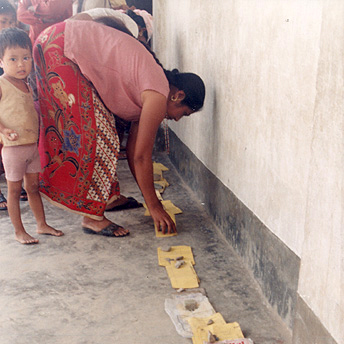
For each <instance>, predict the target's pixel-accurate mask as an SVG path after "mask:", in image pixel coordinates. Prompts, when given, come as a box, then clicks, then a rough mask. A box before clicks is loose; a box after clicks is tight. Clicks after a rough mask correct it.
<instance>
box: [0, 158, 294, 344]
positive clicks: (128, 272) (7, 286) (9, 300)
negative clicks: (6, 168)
mask: <svg viewBox="0 0 344 344" xmlns="http://www.w3.org/2000/svg"><path fill="white" fill-rule="evenodd" d="M154 160H155V161H159V162H162V163H163V164H164V165H165V166H167V167H168V168H169V169H170V170H169V171H167V172H164V177H165V178H166V179H167V181H168V182H169V183H170V186H169V187H168V188H167V189H166V191H165V193H164V194H163V198H164V199H165V200H167V199H170V200H171V201H172V202H173V203H174V204H175V205H176V206H178V207H179V208H181V209H182V210H183V214H180V215H177V216H176V221H177V226H178V232H179V234H178V236H176V237H171V238H156V237H155V234H154V226H153V222H152V220H151V218H150V217H145V216H144V215H143V214H144V210H143V208H139V209H132V210H125V211H120V212H107V216H108V217H109V218H110V219H111V220H113V221H115V222H116V223H118V224H121V225H122V226H124V227H126V228H128V229H130V230H131V234H130V236H128V237H125V238H106V237H101V236H92V235H87V234H84V233H83V232H82V230H81V217H80V216H78V215H75V214H72V213H69V212H67V211H64V210H61V209H59V208H56V207H54V206H52V205H50V204H49V203H48V202H46V201H44V204H45V210H46V217H47V221H48V223H49V224H50V225H52V226H54V227H55V228H57V229H61V230H63V231H64V232H65V236H63V237H61V238H57V237H50V236H39V239H40V243H39V244H38V245H32V246H24V245H21V244H19V243H18V242H17V241H15V240H14V239H13V229H12V226H11V223H10V220H9V217H8V213H7V211H2V212H0V288H1V292H0V343H1V344H35V343H39V344H110V343H111V344H135V343H140V344H152V343H154V344H183V343H190V344H191V339H187V338H183V337H181V336H180V335H179V334H178V333H177V332H176V330H175V328H174V325H173V323H172V321H171V320H170V318H169V316H168V315H167V314H166V312H165V310H164V301H165V299H166V298H169V297H171V295H172V293H173V292H174V290H173V288H172V287H171V285H170V281H169V279H168V277H167V274H166V271H165V269H164V268H163V267H159V266H158V260H157V248H158V247H159V246H161V245H166V244H167V245H171V246H173V245H189V246H191V247H192V250H193V254H194V257H195V261H196V265H195V270H196V272H197V274H198V276H199V278H200V280H201V284H200V287H202V288H204V289H205V290H206V292H207V296H208V298H209V301H210V302H211V304H212V305H213V307H214V308H215V310H216V311H218V312H220V313H221V314H222V315H223V317H224V318H225V320H226V321H227V322H234V321H236V322H238V323H239V324H240V326H241V329H242V330H243V332H244V335H245V336H246V337H250V338H251V339H252V340H253V341H254V342H255V344H290V343H291V340H290V331H289V330H288V329H287V328H286V327H285V325H284V324H283V323H282V322H281V320H280V319H279V318H278V317H277V316H276V314H275V313H274V312H273V311H272V309H271V308H270V307H269V305H268V304H267V302H266V301H265V300H264V298H263V297H262V294H261V292H260V290H259V288H258V286H257V284H256V283H255V281H254V280H253V278H252V276H251V274H250V273H249V272H248V271H247V270H246V268H245V266H244V265H243V263H242V262H241V261H240V259H239V258H238V256H237V254H236V253H235V252H234V250H233V249H232V248H231V247H230V246H229V245H228V243H227V242H226V241H225V240H224V238H223V237H222V235H221V234H220V232H219V231H218V229H217V228H216V227H215V225H214V224H213V222H212V221H211V220H210V218H209V217H208V216H207V213H206V212H205V211H204V209H203V207H202V204H201V202H200V200H198V199H196V198H195V196H194V195H193V194H192V192H191V191H190V189H189V188H188V186H187V185H186V184H184V183H183V181H182V180H181V179H180V177H179V175H178V173H177V172H176V170H175V169H174V168H173V166H172V164H171V163H170V161H169V159H168V157H167V156H166V155H164V154H156V156H155V157H154ZM119 179H120V181H121V188H122V193H123V194H124V195H126V196H133V197H135V198H136V199H138V200H140V201H143V198H142V196H141V193H140V191H139V189H138V188H137V186H136V184H135V182H134V180H133V178H132V177H131V175H130V173H129V172H128V167H127V163H126V161H120V166H119ZM0 186H1V189H2V190H3V191H4V193H5V195H6V193H7V190H6V182H5V179H4V176H2V177H1V179H0ZM209 192H211V190H209ZM21 209H22V218H23V222H24V225H25V227H26V229H27V231H28V232H29V233H30V234H34V233H35V221H34V218H33V215H32V213H31V210H30V208H29V205H28V203H27V202H21Z"/></svg>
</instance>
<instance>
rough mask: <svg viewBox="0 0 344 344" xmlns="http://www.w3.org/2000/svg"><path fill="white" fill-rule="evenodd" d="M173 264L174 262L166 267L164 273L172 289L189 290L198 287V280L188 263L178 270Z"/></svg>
mask: <svg viewBox="0 0 344 344" xmlns="http://www.w3.org/2000/svg"><path fill="white" fill-rule="evenodd" d="M174 264H175V263H174V262H173V263H172V262H171V263H170V265H167V266H166V271H167V274H168V277H169V279H170V281H171V285H172V288H175V289H180V288H183V289H189V288H198V287H199V279H198V277H197V275H196V272H195V270H194V268H193V266H192V265H191V263H190V262H185V263H184V264H183V265H182V266H181V267H179V268H176V267H175V265H174Z"/></svg>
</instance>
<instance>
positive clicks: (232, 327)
mask: <svg viewBox="0 0 344 344" xmlns="http://www.w3.org/2000/svg"><path fill="white" fill-rule="evenodd" d="M208 331H210V332H211V333H212V334H213V335H215V336H216V337H217V338H218V339H219V341H220V340H226V339H238V338H244V335H243V333H242V331H241V328H240V325H239V324H238V323H237V322H234V323H229V324H216V323H215V324H213V325H209V326H206V327H203V328H198V329H197V330H196V333H195V335H194V336H193V337H192V342H193V344H203V343H204V342H206V343H207V342H208Z"/></svg>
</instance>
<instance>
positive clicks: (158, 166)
mask: <svg viewBox="0 0 344 344" xmlns="http://www.w3.org/2000/svg"><path fill="white" fill-rule="evenodd" d="M153 171H154V173H155V172H156V171H168V167H166V166H165V165H163V164H162V163H160V162H155V161H154V162H153Z"/></svg>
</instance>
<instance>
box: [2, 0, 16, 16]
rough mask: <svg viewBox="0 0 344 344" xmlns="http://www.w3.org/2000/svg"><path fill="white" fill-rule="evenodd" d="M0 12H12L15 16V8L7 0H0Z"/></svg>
mask: <svg viewBox="0 0 344 344" xmlns="http://www.w3.org/2000/svg"><path fill="white" fill-rule="evenodd" d="M0 14H12V15H13V16H14V18H15V19H16V18H17V13H16V9H15V8H14V7H13V6H12V5H11V4H10V3H9V2H8V1H7V0H0Z"/></svg>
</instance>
